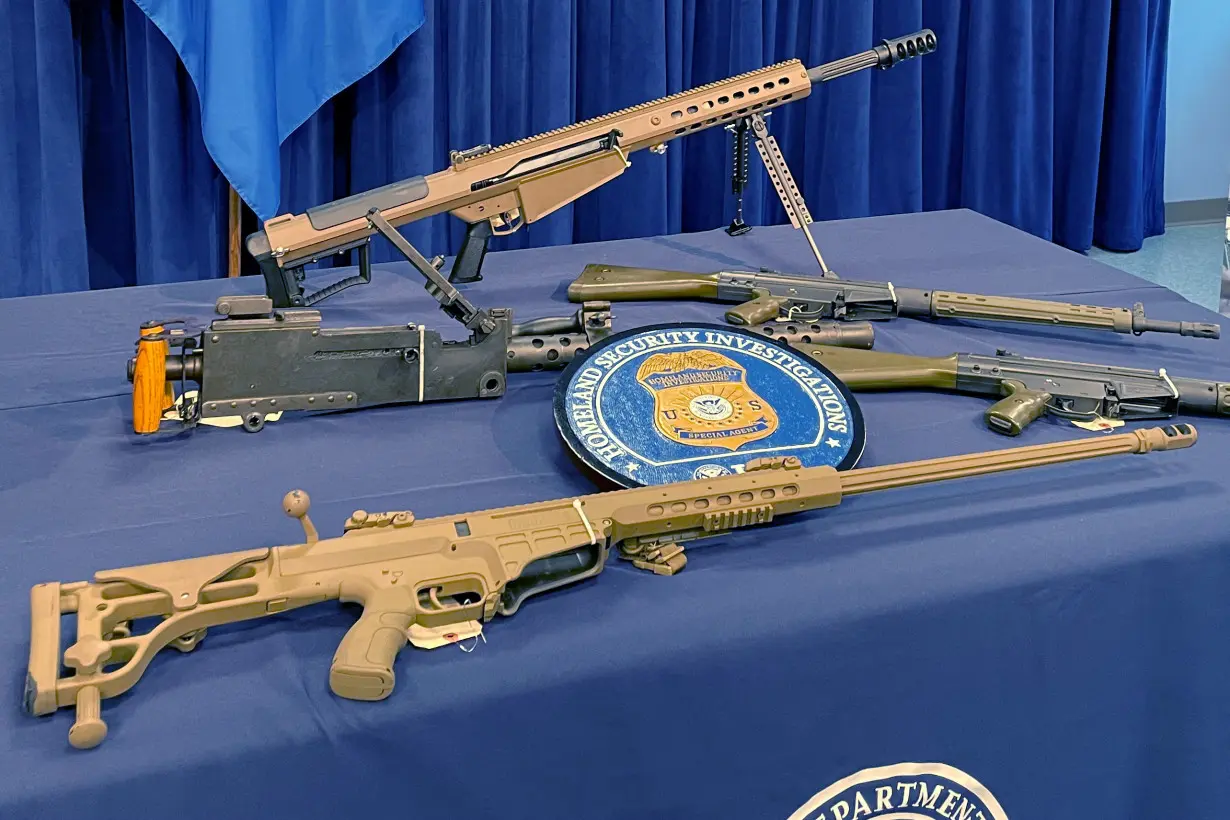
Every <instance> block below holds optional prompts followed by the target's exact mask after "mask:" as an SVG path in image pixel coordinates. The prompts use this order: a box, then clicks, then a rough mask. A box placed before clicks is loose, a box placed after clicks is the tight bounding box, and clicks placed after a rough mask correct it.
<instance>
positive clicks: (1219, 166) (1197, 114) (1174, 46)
mask: <svg viewBox="0 0 1230 820" xmlns="http://www.w3.org/2000/svg"><path fill="white" fill-rule="evenodd" d="M1228 187H1230V0H1172V3H1171V8H1170V39H1169V53H1168V60H1167V65H1166V190H1165V198H1166V201H1167V202H1182V201H1184V200H1191V199H1215V198H1222V197H1225V196H1226V193H1227V188H1228Z"/></svg>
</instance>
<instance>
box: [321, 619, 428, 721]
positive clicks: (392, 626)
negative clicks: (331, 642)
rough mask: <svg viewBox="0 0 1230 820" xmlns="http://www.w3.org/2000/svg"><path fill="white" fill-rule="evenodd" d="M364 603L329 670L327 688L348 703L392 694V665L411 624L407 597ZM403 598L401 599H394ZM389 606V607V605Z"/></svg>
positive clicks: (394, 677)
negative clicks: (346, 699) (360, 613)
mask: <svg viewBox="0 0 1230 820" xmlns="http://www.w3.org/2000/svg"><path fill="white" fill-rule="evenodd" d="M380 597H382V598H384V599H386V600H381V601H368V602H367V603H366V604H365V605H364V607H363V614H362V615H360V616H359V620H357V621H355V624H354V626H352V627H350V631H348V632H347V633H346V636H345V637H344V638H342V642H341V644H340V645H339V646H338V647H337V652H336V653H334V655H333V664H332V666H330V668H329V688H330V689H332V690H333V694H335V695H337V696H338V697H342V698H348V699H349V700H383V699H384V698H387V697H388V696H389V694H390V693H391V692H392V691H393V685H394V683H395V682H396V675H394V673H393V662H394V661H395V660H397V653H398V652H400V651H401V648H402V647H403V646H405V645H406V630H407V629H409V628H410V624H411V623H412V622H413V621H414V615H413V606H414V604H413V601H411V600H410V598H409V596H404V598H403V600H401V601H399V602H397V603H394V602H392V601H388V600H387V598H388V597H389V596H380ZM398 597H403V596H398ZM390 604H392V606H390Z"/></svg>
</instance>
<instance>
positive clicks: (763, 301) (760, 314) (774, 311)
mask: <svg viewBox="0 0 1230 820" xmlns="http://www.w3.org/2000/svg"><path fill="white" fill-rule="evenodd" d="M789 305H790V299H789V297H786V296H772V295H770V294H768V293H762V294H760V295H759V296H757V297H756V298H755V299H752V300H751V301H750V302H744V303H743V304H741V305H738V306H736V307H732V308H731V309H730V310H728V311H726V321H728V322H730V323H731V324H732V325H758V324H760V323H762V322H770V321H772V320H774V319H776V318H777V317H778V316H780V315H781V312H782V309H783V308H786V307H788V306H789Z"/></svg>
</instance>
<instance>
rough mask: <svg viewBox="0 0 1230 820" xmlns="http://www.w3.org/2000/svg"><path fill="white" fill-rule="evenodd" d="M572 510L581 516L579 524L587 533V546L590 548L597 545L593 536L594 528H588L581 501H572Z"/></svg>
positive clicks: (587, 518)
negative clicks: (582, 525) (583, 526)
mask: <svg viewBox="0 0 1230 820" xmlns="http://www.w3.org/2000/svg"><path fill="white" fill-rule="evenodd" d="M572 508H573V509H574V510H576V511H577V515H579V516H581V523H582V524H584V525H585V531H586V532H587V533H589V544H590V546H591V547H592V546H593V545H594V544H597V543H598V536H597V535H596V534H594V528H593V527H592V526H590V523H589V517H588V516H586V515H585V507H584V505H583V504H581V499H579V498H574V499H572Z"/></svg>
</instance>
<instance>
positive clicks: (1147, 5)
mask: <svg viewBox="0 0 1230 820" xmlns="http://www.w3.org/2000/svg"><path fill="white" fill-rule="evenodd" d="M134 2H135V0H99V2H91V3H70V4H67V5H66V4H65V3H64V2H60V1H59V0H53V1H51V2H42V1H40V0H10V2H9V4H8V5H9V7H11V9H12V12H11V13H10V15H9V17H8V18H7V19H3V20H0V53H2V52H3V51H4V49H5V48H8V49H10V51H11V53H12V54H13V64H14V65H15V66H22V67H23V70H22V71H16V70H10V69H8V68H0V160H2V161H4V162H5V163H6V166H7V167H14V168H16V169H17V172H16V174H15V175H13V176H5V175H0V242H3V243H4V244H3V247H6V248H9V249H14V251H13V253H11V254H10V255H9V256H7V257H4V261H3V262H0V295H16V294H23V293H41V292H51V291H57V290H72V289H81V288H86V287H109V286H114V285H118V284H132V283H151V282H163V281H173V280H181V279H193V278H202V277H210V276H219V275H222V274H223V271H224V269H225V264H224V258H225V257H224V251H225V220H226V202H225V195H226V181H225V180H224V179H223V177H222V176H221V174H219V173H218V171H217V169H216V167H215V166H214V163H213V162H212V161H211V160H210V155H209V154H210V150H213V151H214V154H215V157H216V156H217V143H215V142H211V140H213V139H214V137H211V136H210V135H211V133H214V132H212V131H211V125H210V122H211V120H212V121H213V123H214V126H216V127H218V128H220V129H221V130H222V131H223V132H226V130H227V128H228V122H229V120H228V119H227V118H226V117H225V116H223V117H222V118H220V119H216V120H214V119H213V118H212V117H211V116H210V115H211V113H213V111H214V108H213V106H215V105H217V106H228V105H233V106H234V107H233V108H231V109H230V110H236V111H240V112H244V111H247V112H248V113H254V112H253V108H254V107H257V108H259V107H261V106H266V105H267V110H265V111H262V112H259V113H261V115H262V116H264V117H265V122H266V124H267V125H268V124H270V123H276V126H275V127H276V128H277V129H278V132H279V135H278V137H276V139H280V138H281V134H282V131H283V130H284V129H285V127H286V126H287V125H288V124H293V123H294V122H295V121H296V120H297V119H299V118H300V117H299V116H298V115H294V114H292V113H290V110H291V109H290V106H291V103H292V102H294V101H295V100H296V99H298V95H300V93H301V94H302V95H303V96H304V97H306V98H307V99H309V101H310V99H312V98H314V97H315V96H319V94H321V93H325V92H328V91H332V90H335V89H334V88H333V87H332V86H331V85H329V84H328V83H323V84H322V83H321V82H318V80H319V78H318V77H317V76H316V74H315V72H317V71H320V70H322V69H323V67H325V66H327V65H330V64H331V61H332V60H334V59H342V58H346V59H349V56H350V55H349V50H350V49H352V48H356V46H355V43H361V44H362V43H366V44H367V45H364V47H367V46H368V45H371V44H372V43H375V44H376V45H374V46H372V47H373V48H375V49H376V50H377V51H378V50H380V49H381V48H384V47H388V48H392V47H393V45H395V43H394V41H395V40H396V39H397V36H398V34H399V33H400V32H399V30H392V29H390V28H389V27H388V26H387V25H386V26H385V27H383V28H382V27H381V25H379V21H381V20H386V21H387V20H388V19H389V18H388V17H387V15H388V14H391V13H392V12H390V11H389V9H393V8H394V7H396V9H398V10H400V9H402V8H403V6H404V4H400V3H393V2H389V0H383V1H381V0H364V1H363V2H357V0H351V2H348V3H346V4H345V8H346V9H348V10H349V12H348V14H341V15H340V17H330V18H329V19H330V20H331V23H330V28H329V29H328V30H329V31H330V32H333V35H332V36H334V37H335V38H336V39H331V40H329V41H328V42H327V44H326V45H322V46H318V47H315V48H312V47H308V46H306V45H305V46H304V47H303V48H301V49H300V50H299V51H298V52H297V54H298V57H297V59H300V60H305V61H309V64H308V67H307V68H302V67H300V68H299V69H298V74H297V75H293V76H295V77H298V78H300V79H302V80H303V83H302V86H303V87H298V86H296V87H295V88H294V89H293V90H292V91H288V92H285V94H286V95H288V96H284V94H283V91H279V90H277V89H278V88H280V87H281V86H282V83H280V82H279V83H277V84H275V86H274V87H272V88H273V90H271V87H270V86H269V85H268V82H269V80H268V75H264V74H262V75H261V77H260V78H258V80H259V82H263V83H265V85H259V84H257V85H253V87H252V88H250V89H248V91H250V92H251V94H250V95H249V96H248V97H247V99H246V101H243V100H230V99H228V96H229V95H230V93H231V92H228V91H226V90H225V89H226V86H225V85H222V86H218V87H215V86H212V85H210V86H207V87H206V89H205V93H204V94H203V95H202V97H201V99H202V100H203V105H202V104H201V103H199V102H198V98H197V90H198V87H199V86H200V82H199V80H198V81H197V82H196V83H194V81H193V77H192V72H193V71H194V69H193V63H194V61H196V64H197V65H198V67H199V65H201V64H202V63H201V61H204V60H212V59H213V58H212V56H211V55H212V54H214V53H215V52H213V51H210V49H218V51H217V52H216V53H218V54H225V53H227V49H240V47H241V45H242V44H245V43H246V44H247V45H243V48H250V47H253V46H254V44H257V43H259V44H260V45H261V46H262V47H268V48H269V49H274V48H275V47H281V46H282V45H284V44H285V42H284V41H286V40H287V39H288V38H287V37H286V36H276V37H271V38H270V37H267V36H266V35H270V34H271V33H273V32H278V33H279V34H283V35H284V34H285V33H286V32H285V31H282V30H279V29H278V25H279V24H282V25H286V24H292V25H298V24H299V23H297V22H294V21H290V18H289V17H281V18H280V17H278V16H277V13H276V10H277V9H279V8H280V9H282V12H283V13H285V14H288V15H289V14H292V13H295V12H293V10H294V9H302V8H311V9H317V8H321V9H323V8H325V7H326V6H327V5H328V4H326V3H316V2H311V3H301V4H300V3H285V2H282V3H277V4H271V3H268V2H258V0H249V2H246V3H238V0H235V2H236V3H237V7H238V6H239V5H241V6H243V7H244V8H246V9H250V13H251V14H253V15H256V16H257V17H258V18H259V19H258V20H257V21H256V23H254V24H253V25H254V26H256V27H255V28H252V29H251V30H247V31H243V32H232V31H229V30H228V29H229V28H231V27H235V28H239V27H241V26H240V25H239V24H238V23H236V24H235V25H234V26H231V25H230V24H222V25H218V24H216V20H215V24H214V25H212V29H211V31H212V35H213V37H215V38H216V42H215V40H213V39H211V40H210V41H209V43H206V44H205V45H204V46H201V49H202V50H201V51H200V53H193V52H191V51H190V53H189V56H188V59H187V62H188V63H189V66H188V68H187V70H185V68H184V67H183V65H182V64H181V63H180V61H179V59H178V58H177V56H176V52H175V48H174V47H173V46H172V45H171V44H170V43H168V41H167V39H166V38H165V37H164V36H163V35H162V34H161V33H160V32H159V30H158V28H157V27H156V26H155V25H154V24H153V23H151V22H150V20H149V19H148V18H147V17H146V16H145V15H144V14H143V13H141V11H140V10H139V9H138V8H137V6H136V5H133V3H134ZM140 2H141V4H142V6H143V7H145V8H147V9H150V10H151V13H154V14H155V16H156V17H157V16H159V15H160V14H162V15H168V16H164V17H163V19H162V20H161V22H160V24H161V25H162V26H163V27H164V28H169V25H168V23H167V20H169V19H176V20H180V21H181V22H185V25H186V24H187V23H196V22H199V20H198V18H197V17H195V16H193V15H196V14H198V13H199V9H201V8H203V7H205V6H207V5H209V4H206V3H205V0H191V1H190V2H174V3H172V2H170V0H140ZM222 2H229V0H222ZM1169 4H1170V0H1141V2H1139V3H1131V4H1125V3H1115V2H1113V0H1016V2H1012V3H983V2H976V1H975V0H841V2H837V0H705V1H704V2H701V0H516V1H515V2H514V1H512V0H508V1H507V2H492V1H491V0H471V1H470V2H465V3H457V2H449V1H448V0H427V2H426V13H425V22H424V24H423V26H422V27H421V28H420V29H419V30H418V31H417V32H415V33H414V34H413V35H411V36H409V37H408V38H407V39H406V41H405V42H404V43H402V44H401V45H400V46H398V47H396V49H395V50H394V51H393V53H392V56H391V57H389V58H388V59H387V60H385V61H384V62H382V63H381V64H380V65H379V66H378V67H377V68H375V69H374V70H372V71H371V72H370V73H367V74H366V76H364V77H363V78H362V79H361V80H358V82H355V83H354V84H353V85H350V86H349V87H347V88H345V89H344V90H342V91H340V93H338V94H336V95H335V96H333V97H332V99H331V100H330V101H329V102H326V103H325V104H324V105H323V106H321V107H320V108H319V110H318V111H316V113H315V114H313V115H311V116H309V117H307V119H306V120H305V121H304V122H303V123H302V125H300V126H299V127H298V128H296V129H294V131H293V133H290V135H289V137H287V138H286V139H285V140H284V141H282V143H281V147H280V149H279V150H278V156H279V158H280V164H279V163H274V162H271V161H270V160H269V159H268V157H269V153H268V152H269V150H270V149H269V146H270V145H272V144H274V143H273V142H271V141H270V140H271V139H272V138H263V140H264V141H263V142H262V145H263V146H264V147H262V148H261V149H260V150H261V151H264V156H265V159H262V160H260V161H259V166H260V170H261V172H262V173H266V172H267V173H273V169H274V168H275V167H280V172H281V175H280V183H278V184H277V186H276V191H275V192H274V193H272V195H271V198H272V200H276V201H277V202H278V203H279V205H278V207H277V210H278V211H279V212H289V211H293V212H301V211H302V210H304V209H305V208H307V207H310V206H312V205H316V204H320V203H323V202H327V201H329V200H332V199H336V198H338V197H342V196H346V195H348V194H351V193H354V192H357V191H361V190H366V189H369V188H372V187H376V186H379V185H383V184H386V183H388V182H391V181H393V180H397V179H401V178H404V177H408V176H412V175H415V174H424V173H431V172H433V171H436V170H439V169H440V168H443V167H445V166H446V165H447V163H448V151H449V149H459V148H467V147H470V146H472V145H477V144H480V143H484V142H491V143H498V142H503V141H507V140H512V139H517V138H520V137H523V136H527V135H530V134H533V133H536V132H539V131H543V130H547V129H550V128H555V127H558V126H561V125H565V124H568V123H570V122H573V121H575V120H577V119H580V118H585V117H590V116H595V115H598V114H602V113H606V112H608V111H611V110H614V109H616V108H619V107H622V106H627V105H633V104H636V103H639V102H642V101H644V100H647V99H652V98H654V97H658V96H662V95H664V94H669V93H672V92H675V91H679V90H681V89H684V88H688V87H692V86H696V85H700V84H703V83H706V82H710V81H713V80H716V79H720V78H722V77H726V76H729V75H731V74H736V73H739V72H742V71H747V70H750V69H753V68H757V67H760V66H762V65H765V64H768V63H771V62H775V61H778V60H782V59H787V58H790V57H799V58H801V59H803V60H804V61H805V62H807V63H808V64H809V65H814V64H815V63H818V62H822V61H824V60H831V59H835V58H837V57H840V56H843V55H845V54H848V53H851V52H855V51H859V50H862V49H865V48H867V47H868V46H869V45H871V44H873V43H875V42H876V41H878V40H879V39H880V38H882V37H888V36H896V35H899V34H903V33H907V32H909V31H913V30H915V29H918V28H922V27H924V26H926V27H930V28H932V29H934V30H935V31H936V33H937V34H938V36H939V42H940V49H939V51H938V52H937V53H936V54H933V55H931V56H929V57H927V58H925V59H924V60H920V61H914V62H912V63H908V64H905V65H903V66H900V67H898V68H895V69H893V70H892V71H889V72H883V73H880V72H865V73H863V74H860V75H855V76H851V77H847V78H843V79H841V80H838V81H835V82H833V83H831V84H829V85H827V86H824V87H820V88H817V89H815V91H814V92H813V95H812V98H811V99H809V100H806V101H804V102H801V103H799V104H797V105H789V106H786V107H785V108H783V109H779V110H778V111H777V112H775V113H774V115H773V117H772V118H771V120H770V123H769V124H770V127H771V130H772V131H773V133H774V134H775V135H776V136H777V138H778V140H779V141H780V142H781V144H782V147H783V149H784V151H785V153H786V155H787V159H788V160H789V162H790V164H791V166H792V168H793V170H794V173H795V176H796V177H798V178H799V180H800V182H801V183H802V186H803V190H804V194H805V196H806V197H807V200H808V205H809V207H810V209H811V211H812V214H813V216H815V217H816V218H817V219H831V218H838V217H852V216H864V215H870V214H884V213H894V212H908V211H917V210H922V209H937V208H952V207H969V208H973V209H975V210H979V211H982V212H983V213H986V214H988V215H990V216H992V217H995V218H996V219H1000V220H1002V221H1004V222H1007V223H1009V224H1012V225H1015V226H1017V227H1019V228H1021V229H1023V230H1026V231H1029V232H1031V233H1033V234H1036V235H1038V236H1041V237H1045V238H1048V239H1053V240H1054V241H1056V242H1059V243H1061V244H1063V245H1065V246H1067V247H1071V248H1075V249H1078V250H1082V249H1085V248H1088V247H1089V246H1090V245H1091V244H1095V243H1096V244H1099V245H1102V246H1104V247H1109V248H1113V249H1116V250H1131V249H1134V248H1137V247H1139V245H1140V243H1141V241H1142V240H1143V239H1144V238H1145V237H1146V236H1150V235H1153V234H1156V233H1160V232H1161V230H1162V228H1163V207H1162V206H1163V203H1162V172H1163V155H1164V150H1163V149H1164V116H1165V103H1164V99H1165V98H1164V83H1165V75H1164V71H1165V61H1166V31H1167V22H1168V18H1169ZM213 7H215V8H216V7H217V6H213ZM381 15H386V16H381ZM320 16H321V18H322V19H324V17H325V15H324V14H321V15H320ZM288 21H289V23H288ZM373 21H376V22H373ZM307 22H311V21H303V24H304V25H306V24H307ZM364 37H370V40H364V39H363V38H364ZM174 38H175V35H172V39H174ZM289 39H294V38H289ZM185 42H186V41H185ZM303 42H304V43H308V42H310V41H309V40H304V41H303ZM181 48H183V45H182V44H181ZM343 52H345V53H343ZM281 59H282V58H280V57H277V56H273V55H272V53H271V56H269V57H268V60H269V61H270V65H271V66H272V67H273V68H272V69H271V70H272V71H273V72H274V74H275V76H277V77H278V78H279V79H285V78H284V77H283V75H280V74H277V71H278V70H280V69H281V68H283V67H284V65H285V64H283V63H280V62H279V60H281ZM359 62H360V63H362V61H359ZM295 65H300V66H302V65H303V64H302V63H296V64H295ZM211 67H212V62H211ZM351 67H353V64H351ZM363 67H365V66H363V65H360V66H359V68H363ZM221 76H224V77H229V79H228V81H234V82H237V83H238V82H241V80H240V79H238V78H237V75H235V74H234V73H232V74H230V75H226V74H223V75H221ZM211 82H212V81H211ZM253 82H254V83H257V80H254V81H253ZM292 85H294V83H292ZM219 88H221V89H222V90H218V89H219ZM215 91H216V94H215ZM299 101H300V102H301V100H299ZM283 103H285V105H286V108H285V110H284V106H283ZM219 110H223V111H225V110H227V109H226V108H222V109H219ZM202 113H203V114H204V116H202ZM202 127H203V130H204V137H202ZM224 136H225V137H226V138H227V139H230V140H232V141H233V142H235V143H240V142H242V140H241V139H240V138H239V137H238V136H236V135H234V134H229V135H226V134H224ZM245 139H246V138H245ZM207 146H208V149H207ZM728 152H729V137H728V135H726V134H724V133H722V132H721V131H711V132H704V133H700V134H695V135H690V136H688V137H687V138H685V139H682V140H679V141H677V142H676V143H674V144H672V145H671V146H670V148H669V149H668V151H667V153H666V155H665V156H664V157H657V156H652V155H648V154H638V155H635V156H634V157H633V166H632V168H630V169H629V170H628V172H627V173H625V174H624V175H623V176H622V177H621V178H619V179H617V180H615V181H614V182H612V183H611V184H608V185H606V186H604V187H602V188H601V189H599V190H597V191H595V192H593V193H591V194H589V195H587V196H586V197H585V198H583V199H582V200H580V201H579V202H577V203H576V204H574V205H572V206H569V207H566V208H563V209H561V210H560V211H559V212H557V213H555V214H553V215H552V216H550V217H548V218H547V219H545V220H543V221H542V222H540V223H536V224H534V225H531V226H529V227H528V228H527V229H526V230H524V231H522V232H520V233H518V234H515V235H513V236H511V237H507V238H504V239H500V240H498V241H497V242H496V243H494V247H496V248H505V247H526V246H531V245H544V244H554V243H561V242H581V241H593V240H601V239H613V238H619V237H627V236H636V235H648V234H666V233H673V232H678V231H691V230H701V229H709V228H713V227H716V226H719V225H723V224H726V223H728V222H729V221H730V218H731V216H732V213H733V207H734V206H733V200H732V198H731V196H730V192H729V185H730V182H729V168H728V165H729V156H728ZM753 161H754V162H755V160H753ZM220 162H222V160H220ZM229 173H231V172H230V171H228V174H229ZM241 184H242V183H241ZM240 190H241V191H244V189H242V188H241V189H240ZM253 190H255V189H248V190H247V191H244V194H245V196H252V195H253V193H252V191H253ZM266 193H269V191H268V189H266ZM748 193H749V195H748V199H747V204H746V216H747V218H748V221H749V222H752V223H753V224H755V223H766V222H779V221H782V220H783V219H784V214H783V213H782V211H781V208H780V206H778V205H777V203H776V201H775V197H774V196H773V193H772V190H771V189H770V188H769V186H768V185H767V184H766V180H765V178H764V175H763V173H761V172H759V171H758V170H757V171H754V172H753V173H752V174H751V186H750V190H749V192H748ZM262 196H263V194H262ZM265 201H268V200H265ZM262 207H263V206H262ZM405 233H406V234H407V237H408V238H410V240H411V241H413V242H415V243H416V244H418V245H419V246H420V248H421V249H422V250H423V251H424V252H426V253H428V254H435V253H450V252H455V251H456V249H457V248H458V246H459V243H460V240H461V237H462V234H463V228H462V226H461V225H460V224H459V223H457V221H456V220H452V219H451V218H449V217H446V216H440V217H433V218H432V219H430V220H426V221H424V222H422V223H417V224H414V225H410V226H407V228H406V229H405ZM387 258H391V255H390V250H389V249H388V248H386V247H384V243H376V259H387ZM341 261H345V260H341Z"/></svg>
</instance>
